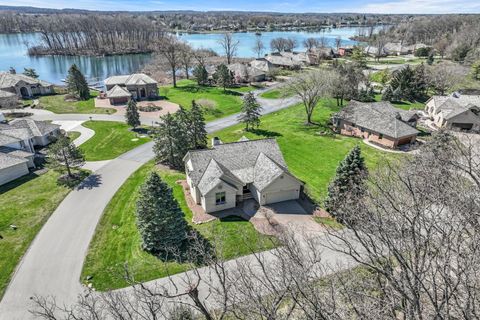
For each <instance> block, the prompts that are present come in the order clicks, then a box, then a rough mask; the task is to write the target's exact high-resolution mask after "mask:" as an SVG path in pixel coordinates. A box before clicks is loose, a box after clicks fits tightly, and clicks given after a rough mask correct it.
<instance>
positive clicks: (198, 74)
mask: <svg viewBox="0 0 480 320" xmlns="http://www.w3.org/2000/svg"><path fill="white" fill-rule="evenodd" d="M193 76H194V77H195V79H197V83H198V84H199V85H201V86H204V85H206V84H207V81H208V72H207V69H205V66H204V65H202V64H199V65H197V66H196V67H195V68H194V69H193Z"/></svg>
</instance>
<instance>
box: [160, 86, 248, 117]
mask: <svg viewBox="0 0 480 320" xmlns="http://www.w3.org/2000/svg"><path fill="white" fill-rule="evenodd" d="M177 85H178V87H177V88H173V87H172V86H166V87H160V89H159V91H160V96H164V97H166V98H167V99H168V100H169V101H171V102H174V103H178V104H180V105H181V106H183V107H185V108H190V106H191V104H192V100H195V101H197V102H198V103H199V104H201V105H202V106H203V107H204V108H205V109H204V110H205V120H206V121H209V120H213V119H217V118H222V117H225V116H228V115H230V114H234V113H237V112H240V108H241V107H242V99H241V98H242V93H240V92H237V91H239V88H236V89H234V90H235V91H234V90H229V89H227V90H226V91H223V88H218V87H210V86H199V85H197V84H196V82H194V81H192V80H181V81H178V83H177ZM246 90H248V87H247V89H246Z"/></svg>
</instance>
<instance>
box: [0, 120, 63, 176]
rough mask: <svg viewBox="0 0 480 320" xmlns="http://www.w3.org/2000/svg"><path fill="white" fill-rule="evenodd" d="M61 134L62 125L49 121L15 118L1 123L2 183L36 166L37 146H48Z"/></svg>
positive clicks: (0, 163)
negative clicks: (6, 122)
mask: <svg viewBox="0 0 480 320" xmlns="http://www.w3.org/2000/svg"><path fill="white" fill-rule="evenodd" d="M59 134H60V126H59V125H56V124H51V123H50V122H47V121H34V120H31V119H15V120H12V121H11V122H10V123H8V124H0V185H2V184H5V183H8V182H10V181H12V180H15V179H17V178H19V177H21V176H24V175H26V174H28V173H29V168H34V167H35V164H34V161H33V160H34V156H35V147H37V146H40V147H41V146H46V145H47V144H49V143H50V142H51V141H52V139H51V138H53V137H57V136H58V135H59Z"/></svg>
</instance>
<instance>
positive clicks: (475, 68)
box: [472, 60, 480, 80]
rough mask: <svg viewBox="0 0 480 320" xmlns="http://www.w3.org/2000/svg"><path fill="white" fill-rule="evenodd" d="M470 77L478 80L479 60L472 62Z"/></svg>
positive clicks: (479, 78) (479, 72)
mask: <svg viewBox="0 0 480 320" xmlns="http://www.w3.org/2000/svg"><path fill="white" fill-rule="evenodd" d="M472 78H473V79H475V80H480V60H478V61H476V62H475V63H474V64H472Z"/></svg>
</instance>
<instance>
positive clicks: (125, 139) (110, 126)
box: [80, 120, 150, 161]
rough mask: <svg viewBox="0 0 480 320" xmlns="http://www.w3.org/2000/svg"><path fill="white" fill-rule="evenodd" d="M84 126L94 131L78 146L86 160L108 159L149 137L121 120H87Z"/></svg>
mask: <svg viewBox="0 0 480 320" xmlns="http://www.w3.org/2000/svg"><path fill="white" fill-rule="evenodd" d="M82 125H83V126H84V127H86V128H89V129H92V130H93V131H95V135H94V136H93V137H91V138H90V139H89V140H87V141H86V142H85V143H84V144H82V145H81V146H80V148H81V149H82V150H83V152H84V155H85V160H87V161H100V160H109V159H114V158H116V157H118V156H119V155H121V154H123V153H125V152H127V151H129V150H131V149H134V148H136V147H138V146H140V145H142V144H144V143H146V142H148V141H150V138H149V137H147V136H141V135H139V134H137V133H135V132H133V131H131V130H130V129H131V127H130V126H128V125H127V124H125V123H122V122H114V121H96V120H94V121H87V122H85V123H83V124H82Z"/></svg>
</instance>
